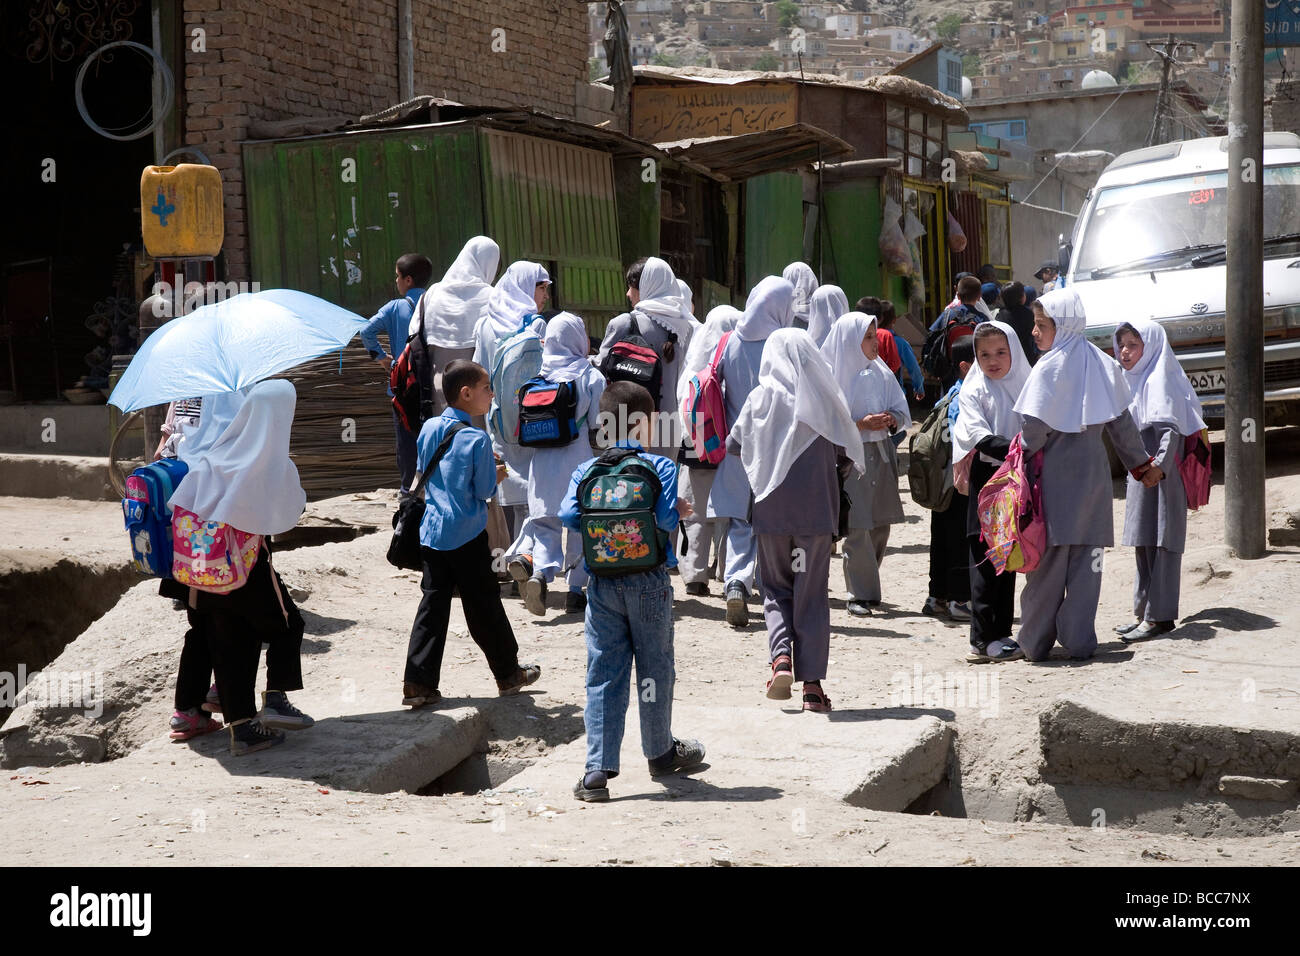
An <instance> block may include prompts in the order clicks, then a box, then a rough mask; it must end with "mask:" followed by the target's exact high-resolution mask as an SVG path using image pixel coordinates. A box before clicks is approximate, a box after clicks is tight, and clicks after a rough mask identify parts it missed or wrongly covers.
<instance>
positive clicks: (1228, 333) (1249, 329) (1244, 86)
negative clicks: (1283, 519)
mask: <svg viewBox="0 0 1300 956" xmlns="http://www.w3.org/2000/svg"><path fill="white" fill-rule="evenodd" d="M1263 35H1264V5H1263V4H1262V3H1260V2H1259V0H1232V33H1231V37H1232V40H1231V71H1232V73H1231V76H1232V84H1231V86H1230V87H1229V89H1228V130H1229V132H1228V228H1227V238H1228V244H1227V273H1228V274H1227V283H1228V289H1227V293H1228V294H1227V302H1226V305H1227V321H1226V322H1225V323H1224V324H1225V326H1226V330H1225V344H1224V348H1225V351H1226V353H1227V375H1228V381H1227V384H1226V387H1225V389H1224V402H1225V406H1226V407H1225V409H1224V460H1225V468H1224V479H1223V493H1224V502H1225V512H1226V523H1225V543H1226V544H1227V546H1228V549H1229V550H1230V551H1232V552H1233V553H1234V554H1236V556H1237V557H1239V558H1260V557H1263V556H1264V550H1265V545H1266V540H1265V539H1266V533H1265V532H1266V518H1265V510H1264V44H1263V43H1261V42H1260V40H1261V38H1262V37H1263Z"/></svg>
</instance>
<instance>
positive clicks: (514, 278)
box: [482, 260, 551, 341]
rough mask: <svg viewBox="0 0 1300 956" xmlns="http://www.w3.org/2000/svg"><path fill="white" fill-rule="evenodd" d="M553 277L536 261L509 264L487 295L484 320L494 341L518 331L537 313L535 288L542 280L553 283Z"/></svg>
mask: <svg viewBox="0 0 1300 956" xmlns="http://www.w3.org/2000/svg"><path fill="white" fill-rule="evenodd" d="M550 281H551V277H550V276H549V275H547V273H546V270H545V269H543V268H542V267H541V266H539V265H538V264H537V263H536V262H525V261H523V260H520V261H519V262H512V263H510V267H509V268H508V269H506V271H505V272H504V273H502V275H501V278H500V279H498V280H497V284H496V285H495V286H493V287H492V294H491V295H489V296H488V300H487V309H486V311H484V313H483V319H482V321H484V322H487V323H490V329H491V332H492V334H491V336H490V338H492V339H493V340H494V341H495V340H496V339H499V338H501V337H502V336H503V335H510V334H512V333H514V332H518V331H519V328H520V326H522V325H523V324H524V318H525V317H527V316H530V315H535V314H536V313H537V300H536V299H534V298H533V290H535V289H536V288H537V283H539V282H550Z"/></svg>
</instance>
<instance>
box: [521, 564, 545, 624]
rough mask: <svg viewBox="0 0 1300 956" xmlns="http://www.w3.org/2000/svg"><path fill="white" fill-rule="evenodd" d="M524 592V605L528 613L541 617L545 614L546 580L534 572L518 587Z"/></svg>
mask: <svg viewBox="0 0 1300 956" xmlns="http://www.w3.org/2000/svg"><path fill="white" fill-rule="evenodd" d="M520 590H522V591H523V592H524V607H526V608H528V612H529V613H530V614H536V615H537V616H538V617H543V616H545V614H546V581H545V580H544V579H543V578H542V576H541V575H539V574H534V575H533V576H532V577H531V578H529V579H528V580H527V581H525V582H524V584H523V587H522V588H521V589H520Z"/></svg>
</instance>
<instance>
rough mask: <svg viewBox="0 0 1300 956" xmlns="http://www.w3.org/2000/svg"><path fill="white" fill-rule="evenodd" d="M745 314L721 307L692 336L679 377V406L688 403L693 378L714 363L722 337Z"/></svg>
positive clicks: (707, 317)
mask: <svg viewBox="0 0 1300 956" xmlns="http://www.w3.org/2000/svg"><path fill="white" fill-rule="evenodd" d="M743 314H744V313H743V312H741V311H740V310H739V309H737V308H734V307H733V306H730V305H719V306H716V307H715V308H713V309H711V310H710V311H709V314H708V315H707V316H705V319H704V325H703V326H702V327H701V328H700V329H699V330H698V331H697V332H696V333H695V334H694V335H693V336H691V346H690V348H688V349H687V350H686V359H685V361H683V363H682V373H681V374H680V375H679V376H677V404H678V405H681V404H682V402H684V401H686V393H687V392H688V391H689V390H690V386H691V378H692V377H694V376H696V375H699V374H700V372H702V371H704V368H705V366H707V365H708V364H709V362H711V361H713V353H714V352H716V351H717V350H718V343H719V342H721V341H722V337H723V336H724V335H726V334H727V333H728V332H730V331H731V330H732V329H734V328H735V327H736V323H737V322H739V321H740V317H741V316H742V315H743Z"/></svg>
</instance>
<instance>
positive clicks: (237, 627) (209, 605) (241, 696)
mask: <svg viewBox="0 0 1300 956" xmlns="http://www.w3.org/2000/svg"><path fill="white" fill-rule="evenodd" d="M172 583H175V582H172ZM185 590H186V591H188V589H185ZM196 597H197V600H196V601H195V603H196V604H197V605H198V606H197V608H188V609H187V610H186V615H187V617H188V618H189V624H190V628H189V630H188V631H186V633H185V644H184V646H183V647H182V648H181V661H180V670H179V672H178V673H177V675H176V709H177V710H189V709H190V708H193V707H198V706H200V705H201V704H202V703H203V701H204V700H205V699H206V698H207V695H208V682H209V679H210V678H211V676H212V675H213V674H214V673H215V675H216V683H217V694H218V696H220V698H221V714H222V716H223V717H224V718H225V720H226V722H227V723H231V722H233V721H236V720H243V719H245V718H250V717H253V716H254V715H256V713H257V703H256V688H257V665H258V659H259V658H260V656H261V652H262V644H263V642H265V643H266V645H267V648H266V686H267V689H268V690H279V691H286V692H287V691H291V690H301V689H302V656H301V651H302V637H303V630H304V624H303V619H302V615H301V614H300V613H299V611H298V608H297V606H296V605H295V604H294V603H293V599H292V598H291V597H289V592H288V590H287V589H286V588H285V587H284V582H282V581H281V580H280V575H278V574H277V573H276V572H275V570H274V568H272V566H271V559H270V552H269V551H266V550H263V551H262V553H261V554H260V555H258V559H257V564H256V565H254V566H253V570H252V572H251V573H250V574H249V576H248V583H247V584H245V585H244V586H243V587H242V588H240V589H239V590H238V591H232V592H231V593H229V594H208V593H205V592H200V593H198V594H197V595H196Z"/></svg>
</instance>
